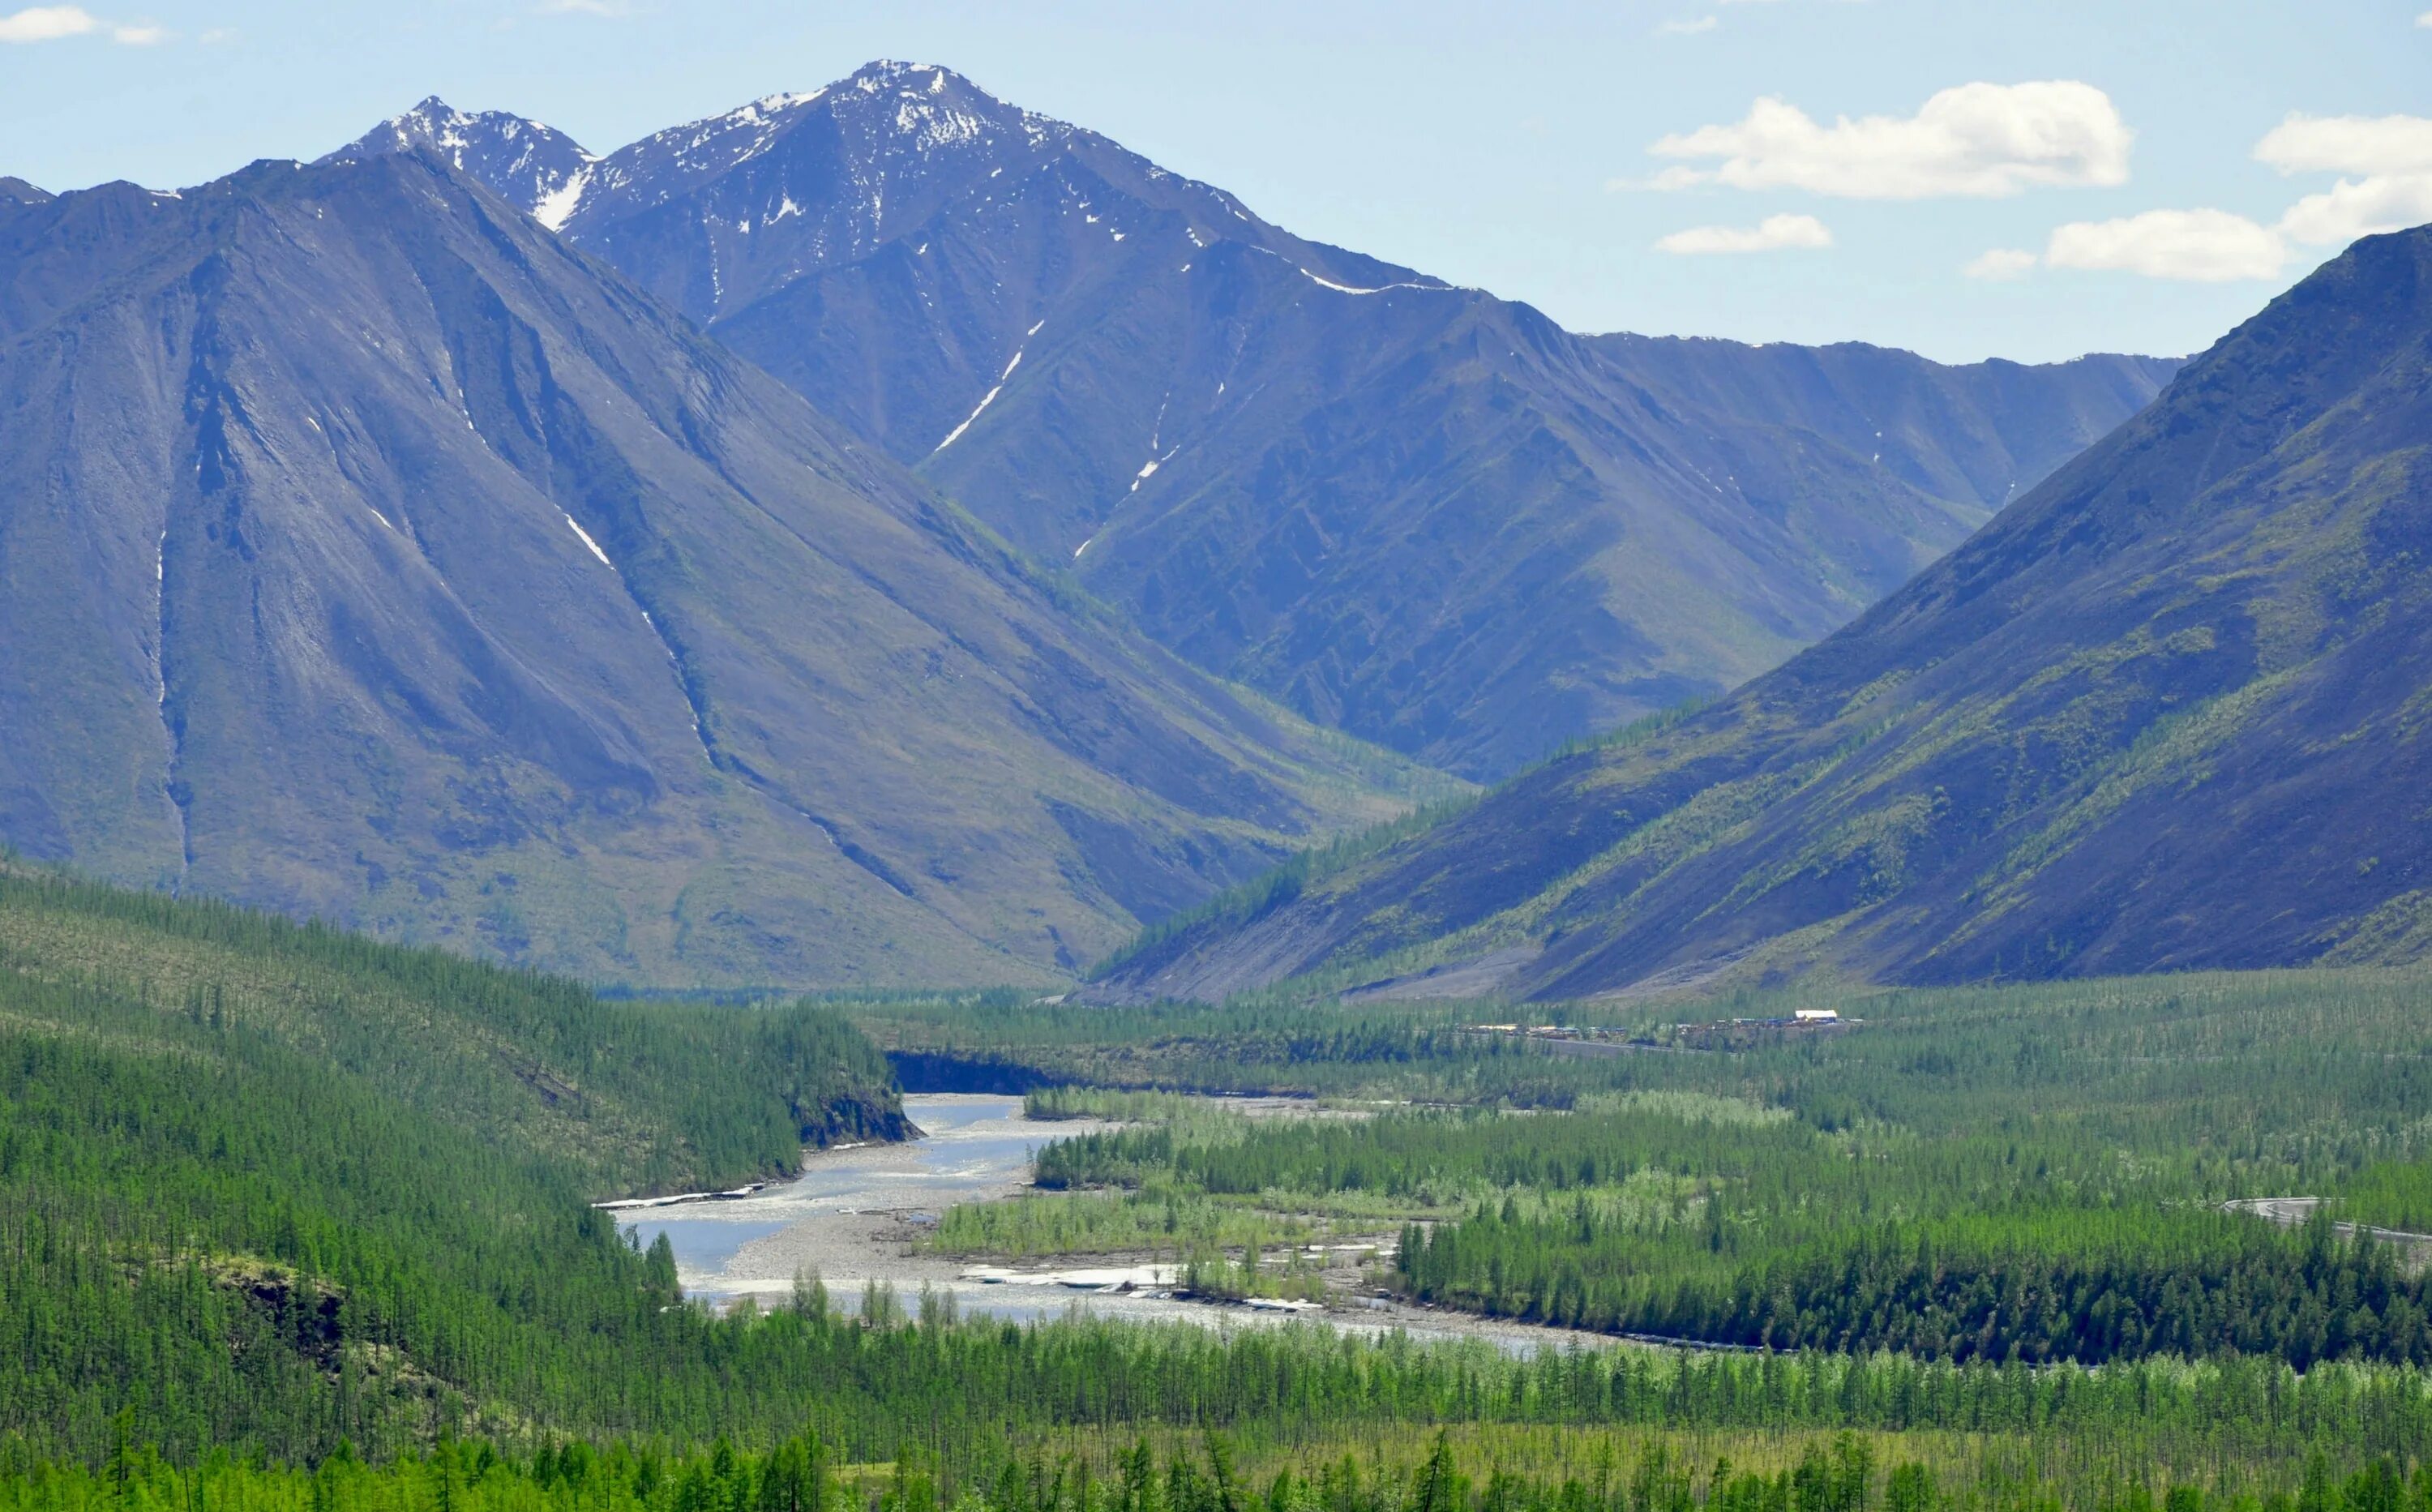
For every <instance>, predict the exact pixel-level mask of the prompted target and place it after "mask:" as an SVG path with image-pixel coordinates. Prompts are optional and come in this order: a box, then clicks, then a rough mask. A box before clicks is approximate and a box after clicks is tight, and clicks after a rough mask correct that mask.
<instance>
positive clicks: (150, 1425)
mask: <svg viewBox="0 0 2432 1512" xmlns="http://www.w3.org/2000/svg"><path fill="white" fill-rule="evenodd" d="M902 1127H903V1123H902V1113H901V1110H900V1105H899V1102H898V1099H897V1096H896V1094H895V1091H894V1088H893V1085H892V1082H891V1079H889V1077H888V1075H887V1069H886V1066H885V1064H884V1062H881V1061H880V1060H879V1059H878V1057H877V1056H876V1054H875V1052H874V1051H872V1050H871V1049H870V1046H869V1045H868V1044H867V1042H866V1041H863V1040H862V1039H861V1037H860V1036H859V1035H858V1034H857V1033H856V1032H855V1031H854V1030H853V1029H852V1028H850V1027H849V1026H847V1025H845V1024H844V1023H843V1022H841V1021H840V1020H838V1019H836V1017H835V1016H834V1015H833V1014H831V1013H828V1012H827V1011H823V1010H817V1009H790V1010H775V1009H771V1010H760V1011H745V1010H716V1009H700V1008H672V1009H670V1008H642V1007H635V1006H632V1005H613V1004H603V1003H600V1002H598V1001H597V1000H595V999H593V998H592V997H591V996H590V995H589V994H586V993H584V992H583V991H582V990H581V989H579V988H577V987H574V986H573V985H572V984H569V983H565V982H559V981H552V980H549V979H547V978H542V977H531V976H527V975H523V974H518V973H512V972H506V971H501V970H498V969H497V968H493V967H487V966H481V965H474V964H470V963H467V962H464V961H462V960H456V959H454V958H451V957H448V956H444V955H440V954H437V953H435V952H422V951H405V950H399V949H396V948H393V947H389V946H382V945H377V944H373V943H368V942H365V941H363V940H360V939H356V938H353V937H349V936H346V935H343V934H339V933H337V932H335V931H331V930H327V929H322V928H317V927H314V926H295V925H290V924H285V923H281V922H278V921H274V920H270V919H266V918H262V917H261V916H258V915H254V914H249V913H245V912H244V911H242V910H238V909H229V908H226V907H223V906H218V905H211V904H195V903H185V902H177V901H172V900H169V899H165V898H160V897H156V896H149V895H141V894H129V893H124V892H115V891H112V890H109V889H104V888H98V887H91V886H86V885H83V884H78V883H71V882H64V881H59V880H54V879H50V878H46V877H41V876H29V875H22V874H14V873H11V874H8V875H0V1339H5V1340H7V1345H6V1350H7V1353H8V1364H7V1368H0V1443H16V1444H18V1445H21V1446H25V1447H29V1448H31V1449H32V1450H34V1451H37V1452H40V1453H46V1454H48V1453H58V1454H68V1455H74V1456H77V1457H85V1458H90V1457H92V1456H94V1455H97V1454H99V1453H103V1452H104V1451H106V1450H107V1449H108V1447H109V1446H110V1443H111V1442H112V1438H113V1435H114V1434H117V1433H119V1432H121V1431H122V1429H121V1428H120V1427H118V1426H114V1424H117V1423H118V1422H119V1419H121V1415H127V1419H126V1420H127V1424H130V1425H131V1428H129V1429H127V1431H132V1432H134V1433H136V1434H138V1435H139V1436H140V1437H141V1438H142V1439H143V1441H144V1442H150V1443H157V1444H160V1445H162V1446H164V1447H166V1448H167V1449H169V1450H171V1451H172V1452H174V1453H177V1454H180V1455H183V1456H187V1457H192V1456H194V1455H199V1454H202V1453H207V1452H208V1451H209V1450H210V1449H211V1447H212V1446H215V1445H224V1444H239V1445H245V1444H250V1445H255V1446H258V1447H260V1448H262V1449H264V1450H266V1451H267V1452H269V1453H275V1454H279V1455H283V1456H290V1457H299V1458H305V1459H317V1458H318V1457H319V1456H320V1455H322V1454H326V1453H329V1452H330V1451H332V1450H333V1449H334V1448H335V1447H336V1446H337V1445H338V1444H339V1443H340V1442H341V1441H342V1440H347V1439H351V1440H352V1441H353V1442H354V1443H355V1444H357V1445H358V1446H360V1447H363V1449H365V1450H366V1451H375V1450H377V1451H383V1452H384V1451H388V1450H394V1449H397V1448H400V1447H403V1446H405V1445H409V1444H413V1443H416V1442H420V1441H424V1440H426V1439H427V1438H429V1437H430V1436H431V1435H432V1434H434V1433H436V1432H438V1431H440V1430H442V1429H443V1428H446V1427H448V1426H449V1425H464V1426H468V1427H471V1426H479V1427H483V1428H486V1429H490V1430H514V1431H528V1430H529V1429H531V1428H533V1427H537V1426H544V1425H555V1426H561V1427H564V1428H567V1429H577V1428H579V1429H582V1430H584V1431H595V1432H609V1431H616V1432H651V1433H672V1432H686V1433H701V1434H707V1433H711V1432H714V1431H715V1430H716V1429H717V1427H718V1424H719V1423H720V1421H721V1420H722V1419H723V1418H724V1417H725V1416H726V1414H725V1412H724V1411H723V1404H722V1398H723V1396H724V1394H726V1393H728V1392H734V1393H736V1394H739V1395H740V1396H742V1397H743V1399H744V1400H746V1401H753V1400H766V1399H767V1397H768V1387H767V1385H766V1384H765V1382H763V1383H760V1384H756V1385H755V1384H754V1383H753V1382H752V1381H751V1380H750V1379H749V1378H745V1379H742V1380H735V1379H733V1378H731V1377H730V1376H729V1375H728V1374H727V1373H726V1372H725V1371H724V1370H723V1369H722V1368H720V1367H719V1366H718V1364H717V1362H716V1361H715V1359H714V1357H713V1355H712V1354H711V1353H710V1352H709V1341H710V1336H711V1329H710V1326H709V1324H708V1323H707V1322H706V1320H704V1319H702V1318H701V1317H697V1316H696V1315H694V1314H693V1313H691V1312H690V1311H689V1310H687V1309H684V1308H680V1307H678V1308H671V1307H670V1304H672V1303H673V1302H674V1301H675V1300H676V1293H675V1277H674V1271H673V1267H672V1264H671V1262H670V1261H669V1259H668V1257H667V1255H666V1254H665V1253H664V1252H661V1253H658V1254H653V1255H649V1256H645V1255H641V1254H637V1253H635V1252H634V1251H633V1249H631V1248H629V1247H628V1246H626V1245H624V1244H622V1243H620V1242H619V1241H618V1239H617V1237H616V1226H615V1224H614V1223H613V1222H612V1221H611V1220H610V1219H609V1218H608V1217H607V1215H604V1214H602V1213H600V1212H598V1211H596V1210H594V1209H593V1208H592V1207H590V1206H589V1204H590V1202H592V1201H593V1200H596V1199H598V1198H606V1197H612V1196H619V1195H624V1194H625V1193H627V1192H630V1191H633V1190H635V1189H638V1188H661V1189H664V1188H673V1187H685V1186H703V1185H732V1184H734V1183H735V1182H738V1181H747V1180H750V1179H752V1178H754V1177H766V1176H774V1175H778V1174H781V1173H784V1172H787V1171H790V1170H792V1169H794V1168H795V1167H796V1165H797V1164H798V1163H799V1159H800V1153H801V1148H802V1143H803V1141H804V1140H805V1139H806V1138H807V1139H814V1140H818V1139H825V1138H829V1137H832V1136H836V1135H846V1134H849V1135H853V1136H884V1135H887V1134H891V1133H894V1132H896V1131H898V1130H901V1129H902ZM755 1392H756V1393H757V1395H756V1396H755V1395H754V1393H755Z"/></svg>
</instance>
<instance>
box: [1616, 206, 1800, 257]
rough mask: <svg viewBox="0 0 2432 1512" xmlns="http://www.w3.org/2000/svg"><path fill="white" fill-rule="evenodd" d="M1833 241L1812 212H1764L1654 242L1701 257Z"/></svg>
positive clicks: (1661, 247)
mask: <svg viewBox="0 0 2432 1512" xmlns="http://www.w3.org/2000/svg"><path fill="white" fill-rule="evenodd" d="M1819 246H1832V229H1831V228H1830V227H1827V226H1826V225H1825V224H1824V223H1823V222H1822V221H1820V220H1817V219H1816V217H1815V216H1813V215H1767V216H1766V217H1765V219H1764V220H1762V221H1760V222H1758V223H1757V224H1756V225H1754V226H1747V227H1743V226H1693V227H1691V228H1690V229H1687V230H1685V231H1674V232H1673V233H1672V234H1671V235H1669V236H1666V237H1664V239H1663V240H1662V241H1659V242H1657V243H1656V244H1655V249H1656V250H1657V251H1659V252H1670V253H1673V254H1675V255H1676V256H1680V257H1703V256H1706V255H1709V254H1711V253H1715V252H1774V251H1780V250H1781V249H1782V248H1783V247H1819Z"/></svg>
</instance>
